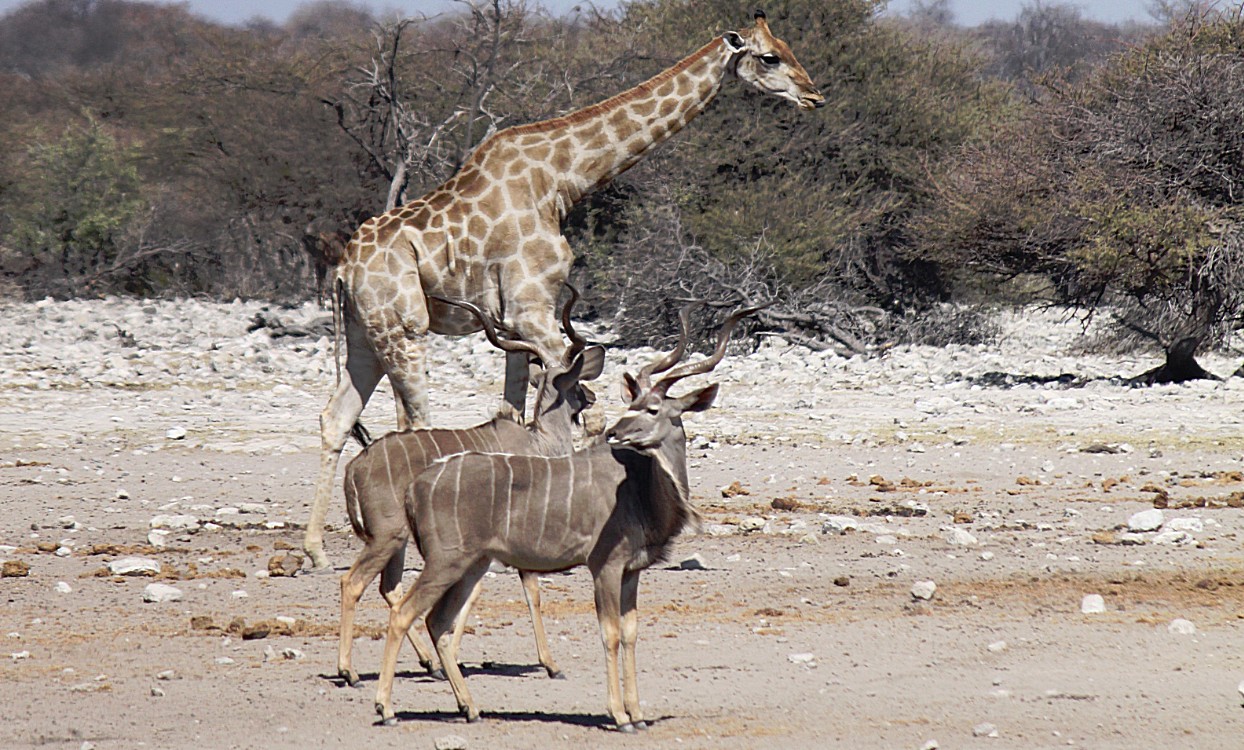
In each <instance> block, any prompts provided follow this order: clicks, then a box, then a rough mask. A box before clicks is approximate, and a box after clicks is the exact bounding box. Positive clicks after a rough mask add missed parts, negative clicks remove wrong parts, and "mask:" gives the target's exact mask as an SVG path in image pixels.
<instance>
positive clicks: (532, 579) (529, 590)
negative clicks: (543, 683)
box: [518, 570, 566, 680]
mask: <svg viewBox="0 0 1244 750" xmlns="http://www.w3.org/2000/svg"><path fill="white" fill-rule="evenodd" d="M518 577H519V578H520V579H521V580H522V582H523V593H524V594H525V595H526V597H527V611H528V612H530V613H531V628H532V630H534V631H535V633H536V654H537V655H538V656H539V658H540V664H541V666H543V667H544V671H545V672H546V673H548V676H549V677H551V678H553V679H554V680H564V679H566V675H565V674H563V673H562V670H561V667H559V666H557V662H555V661H553V652H552V651H550V650H549V639H548V637H547V636H546V635H545V634H544V617H543V616H542V615H541V613H540V576H539V574H538V573H536V572H534V571H531V570H520V571H518Z"/></svg>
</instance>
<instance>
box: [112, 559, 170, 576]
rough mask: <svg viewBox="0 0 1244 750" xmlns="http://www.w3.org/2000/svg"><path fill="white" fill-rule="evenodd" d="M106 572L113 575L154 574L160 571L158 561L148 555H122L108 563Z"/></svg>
mask: <svg viewBox="0 0 1244 750" xmlns="http://www.w3.org/2000/svg"><path fill="white" fill-rule="evenodd" d="M108 572H109V573H111V574H113V575H114V576H154V575H159V573H160V563H158V562H156V561H155V560H152V559H151V558H149V557H122V558H120V559H118V560H113V561H112V562H110V563H108Z"/></svg>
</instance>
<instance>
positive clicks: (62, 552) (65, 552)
mask: <svg viewBox="0 0 1244 750" xmlns="http://www.w3.org/2000/svg"><path fill="white" fill-rule="evenodd" d="M52 554H54V555H56V556H57V557H69V556H70V555H72V554H73V550H71V549H69V548H68V547H66V546H65V545H63V544H62V545H61V546H59V547H57V548H56V551H55V552H53V553H52Z"/></svg>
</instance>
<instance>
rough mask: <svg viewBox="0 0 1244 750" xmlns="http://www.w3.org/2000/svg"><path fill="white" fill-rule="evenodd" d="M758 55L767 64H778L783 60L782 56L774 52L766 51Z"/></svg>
mask: <svg viewBox="0 0 1244 750" xmlns="http://www.w3.org/2000/svg"><path fill="white" fill-rule="evenodd" d="M757 57H759V58H760V61H761V62H762V63H764V64H765V65H778V64H779V63H781V62H782V58H780V57H778V56H777V55H775V54H773V53H772V52H766V53H765V54H763V55H757Z"/></svg>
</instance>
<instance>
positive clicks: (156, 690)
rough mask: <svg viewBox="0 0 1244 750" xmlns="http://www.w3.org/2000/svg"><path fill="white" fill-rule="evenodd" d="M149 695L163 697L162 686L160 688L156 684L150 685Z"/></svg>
mask: <svg viewBox="0 0 1244 750" xmlns="http://www.w3.org/2000/svg"><path fill="white" fill-rule="evenodd" d="M151 697H152V698H163V697H164V688H162V687H158V686H156V685H152V686H151Z"/></svg>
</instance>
